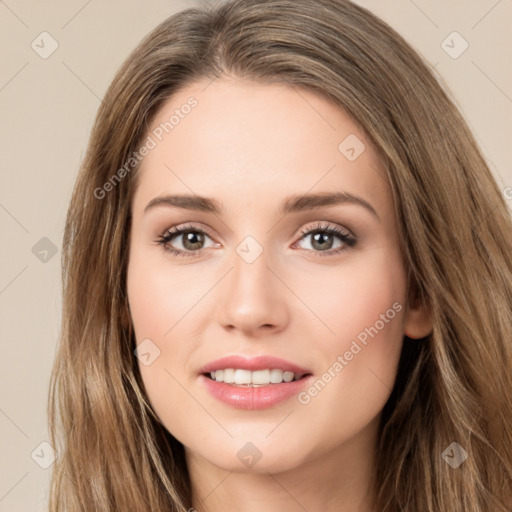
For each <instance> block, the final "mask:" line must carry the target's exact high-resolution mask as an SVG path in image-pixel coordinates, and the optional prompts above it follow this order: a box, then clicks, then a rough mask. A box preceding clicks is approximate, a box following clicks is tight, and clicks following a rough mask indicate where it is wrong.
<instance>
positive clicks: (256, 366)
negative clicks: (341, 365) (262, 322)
mask: <svg viewBox="0 0 512 512" xmlns="http://www.w3.org/2000/svg"><path fill="white" fill-rule="evenodd" d="M225 368H236V369H241V370H250V371H256V370H266V369H271V370H272V369H279V370H283V371H285V372H293V373H295V374H300V375H305V374H308V373H310V372H309V371H308V370H306V369H305V368H302V367H301V366H299V365H297V364H295V363H291V362H290V361H286V360H285V359H281V358H279V357H273V356H268V355H263V356H257V357H251V358H246V357H243V356H227V357H222V358H220V359H216V360H215V361H212V362H210V363H208V364H206V365H205V366H203V367H202V368H201V369H200V371H199V373H210V372H214V371H216V370H224V369H225Z"/></svg>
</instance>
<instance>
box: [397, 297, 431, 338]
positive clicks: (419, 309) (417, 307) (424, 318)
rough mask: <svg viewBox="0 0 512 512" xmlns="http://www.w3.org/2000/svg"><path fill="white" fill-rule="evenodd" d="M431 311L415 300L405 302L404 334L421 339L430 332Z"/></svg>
mask: <svg viewBox="0 0 512 512" xmlns="http://www.w3.org/2000/svg"><path fill="white" fill-rule="evenodd" d="M432 326H433V322H432V313H431V311H430V308H429V307H428V306H427V305H426V304H421V303H419V302H417V301H415V302H413V303H412V304H411V303H408V304H407V308H406V311H405V318H404V334H405V335H406V336H407V337H408V338H412V339H415V340H417V339H421V338H424V337H425V336H428V335H429V334H431V333H432Z"/></svg>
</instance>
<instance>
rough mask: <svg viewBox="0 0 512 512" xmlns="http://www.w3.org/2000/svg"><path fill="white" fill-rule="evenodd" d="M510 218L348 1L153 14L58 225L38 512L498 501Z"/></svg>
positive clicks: (450, 108)
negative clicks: (60, 288) (47, 447)
mask: <svg viewBox="0 0 512 512" xmlns="http://www.w3.org/2000/svg"><path fill="white" fill-rule="evenodd" d="M511 228H512V223H511V219H510V216H509V214H508V211H507V208H506V205H505V201H504V199H503V197H502V195H501V193H500V190H499V188H498V186H497V185H496V182H495V180H494V179H493V177H492V175H491V173H490V171H489V168H488V166H487V165H486V163H485V161H484V159H483V157H482V155H481V152H480V151H479V149H478V148H477V145H476V143H475V140H474V138H473V136H472V135H471V133H470V131H469V129H468V127H467V126H466V124H465V122H464V121H463V119H462V117H461V115H460V114H459V112H458V111H457V109H456V108H455V106H454V105H453V103H452V102H451V101H450V99H449V98H448V97H447V95H446V94H445V92H443V89H442V87H441V86H440V85H439V84H438V82H437V81H436V80H435V78H434V77H433V76H432V74H431V73H430V71H429V70H428V67H427V66H426V65H425V64H424V63H423V62H422V61H421V59H420V58H419V56H418V55H417V54H416V53H415V52H414V51H413V50H412V49H411V48H410V46H409V45H408V44H407V43H406V42H405V41H404V40H403V39H402V38H401V37H400V36H399V35H398V34H397V33H396V32H395V31H393V30H392V29H391V28H390V27H388V26H387V25H386V24H385V23H384V22H382V21H381V20H379V19H378V18H376V17H375V16H374V15H372V14H371V13H370V12H368V11H367V10H365V9H363V8H361V7H358V6H356V5H354V4H351V3H349V2H347V1H344V0H319V1H315V2H309V1H306V0H299V1H296V0H293V1H292V0H263V1H262V0H243V1H242V0H229V1H227V2H223V3H221V4H219V5H217V6H215V7H204V8H201V9H188V10H186V11H183V12H181V13H178V14H176V15H174V16H172V17H170V18H169V19H167V20H166V21H164V22H163V23H162V24H161V25H160V26H159V27H157V28H156V29H155V30H154V31H153V32H152V33H151V34H149V36H148V37H147V38H146V39H145V40H144V41H143V42H142V43H141V44H140V45H139V47H138V48H137V49H136V50H135V51H134V52H133V54H132V55H131V56H130V57H129V58H128V59H127V61H126V62H125V64H124V65H123V67H122V68H121V70H120V71H119V72H118V74H117V76H116V77H115V79H114V81H113V83H112V85H111V87H110V88H109V90H108V91H107V94H106V96H105V98H104V101H103V103H102V106H101V107H100V110H99V112H98V116H97V120H96V123H95V126H94V129H93V132H92V134H91V139H90V143H89V148H88V151H87V154H86V157H85V160H84V162H83V165H82V168H81V171H80V174H79V177H78V180H77V183H76V186H75V190H74V193H73V198H72V201H71V205H70V209H69V213H68V217H67V222H66V230H65V237H64V244H63V247H64V248H65V250H64V252H63V269H64V272H63V280H64V294H63V307H64V315H63V325H62V335H61V342H60V347H59V353H58V356H57V358H56V361H55V367H54V371H53V374H52V384H51V390H50V392H51V394H50V402H49V417H50V433H51V440H52V444H53V445H54V446H55V447H56V448H57V450H58V452H59V453H60V458H59V459H58V461H57V462H56V463H55V469H54V473H53V475H52V488H51V498H50V509H51V510H53V511H60V510H66V511H75V510H77V511H78V510H95V511H96V510H97V511H100V510H101V511H113V510H159V511H160V510H161V511H164V510H165V511H180V512H184V511H186V510H191V509H193V510H198V511H199V512H202V511H214V512H216V511H218V510H221V509H222V510H226V509H228V510H244V511H252V510H265V511H267V512H272V511H277V510H287V511H294V510H308V511H316V510H322V511H334V510H336V511H337V510H344V511H356V510H357V511H365V512H366V511H379V512H395V511H402V510H414V511H417V512H420V511H429V512H431V511H432V512H433V511H434V510H436V511H443V512H453V511H456V510H460V511H467V512H484V511H493V512H497V511H499V512H505V511H510V510H511V507H512V427H511V421H510V420H511V419H512V400H511V399H510V398H511V397H510V395H511V389H512V371H511V370H512V348H511V344H510V340H511V337H512V260H511V258H510V254H511V253H512V229H511Z"/></svg>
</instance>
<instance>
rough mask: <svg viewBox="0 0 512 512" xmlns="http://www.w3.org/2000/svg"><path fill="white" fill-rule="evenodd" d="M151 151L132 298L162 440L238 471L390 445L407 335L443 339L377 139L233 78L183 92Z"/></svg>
mask: <svg viewBox="0 0 512 512" xmlns="http://www.w3.org/2000/svg"><path fill="white" fill-rule="evenodd" d="M191 97H193V99H191ZM187 105H188V106H187ZM166 123H167V124H166ZM147 135H148V136H149V137H150V139H146V141H145V143H146V147H147V151H144V153H146V156H145V157H144V159H143V161H142V164H141V169H140V172H141V174H140V175H139V180H140V181H139V185H138V188H137V190H136V193H135V196H134V200H133V204H132V207H133V210H132V212H133V222H132V228H131V236H130V254H129V265H128V278H127V279H128V281H127V287H128V298H129V305H130V313H131V318H132V321H133V325H134V329H135V336H136V341H137V344H138V345H139V344H141V345H140V346H139V348H138V351H137V357H138V365H139V369H140V372H141V375H142V379H143V381H144V385H145V388H146V391H147V395H148V397H149V400H150V402H151V404H152V406H153V408H154V410H155V412H156V414H157V415H158V417H159V418H160V420H161V422H162V424H163V425H164V426H165V427H166V428H167V430H168V431H169V432H170V433H171V434H173V435H174V436H175V437H176V438H177V439H178V440H179V441H181V442H182V443H183V444H184V446H185V447H186V450H187V454H188V457H189V458H190V459H195V460H198V461H202V463H205V464H213V465H214V466H217V467H220V468H223V469H226V470H230V471H233V470H234V471H249V470H252V471H262V472H263V471H273V472H275V471H285V470H289V469H293V468H297V467H299V466H301V465H303V464H307V463H309V462H311V461H313V460H314V459H316V458H318V457H322V456H327V455H328V454H330V455H332V454H337V453H338V454H340V453H342V452H343V451H344V450H345V453H349V452H348V451H346V450H348V449H349V447H350V446H351V445H355V443H358V445H359V446H367V447H368V446H373V445H371V443H372V442H373V441H372V439H374V438H375V437H374V436H375V433H376V428H377V424H378V419H379V415H380V412H381V410H382V408H383V406H384V404H385V402H386V400H387V399H388V397H389V395H390V392H391V389H392V387H393V384H394V380H395V375H396V372H397V366H398V360H399V355H400V350H401V346H402V339H403V335H404V332H406V333H407V334H408V335H409V336H411V337H422V336H425V335H426V334H428V332H429V326H428V322H427V321H426V320H425V315H424V314H423V312H421V311H419V310H414V309H407V308H406V295H407V289H406V276H405V270H404V264H403V261H402V257H401V252H400V248H399V239H398V232H397V225H396V219H395V217H394V213H393V202H392V197H391V193H390V187H389V184H388V182H387V180H386V176H385V172H384V170H383V168H382V167H381V164H380V162H379V159H378V157H377V155H376V153H375V151H374V150H373V149H372V145H371V144H370V141H369V140H368V139H367V138H366V137H365V136H364V134H363V132H362V131H361V130H360V129H359V128H358V126H357V125H356V124H354V122H352V121H351V120H350V118H349V117H348V116H347V115H346V114H345V113H344V112H343V111H342V110H340V109H339V108H337V107H336V106H335V105H333V104H331V103H330V102H328V101H327V100H325V99H323V98H322V97H320V96H318V95H316V94H315V93H312V92H309V91H306V90H303V89H297V88H292V87H289V86H286V85H281V84H280V85H278V84H265V85H261V84H259V85H258V84H255V83H253V82H247V81H234V80H232V79H227V78H222V79H217V80H215V81H214V82H213V83H211V84H209V85H208V82H207V81H203V82H197V83H195V84H193V85H189V86H187V87H186V88H184V89H182V90H181V91H180V92H179V93H176V94H175V95H174V96H173V97H172V98H171V99H170V100H169V101H168V102H167V103H166V104H165V105H164V106H163V108H161V110H160V111H159V112H158V114H157V116H156V118H155V119H154V120H153V122H152V124H151V126H150V127H149V131H148V134H147ZM177 196H179V197H177ZM157 198H158V199H157ZM180 227H186V228H187V230H188V231H187V232H185V233H184V234H179V233H178V234H174V235H172V234H170V235H169V236H167V237H166V234H167V233H168V232H169V230H171V231H172V230H173V229H174V228H180ZM315 230H316V231H315ZM332 230H335V231H332ZM162 237H166V240H167V242H166V245H163V244H162V243H159V241H160V242H161V241H162V240H163V241H164V242H165V239H162ZM172 250H174V251H178V252H179V255H175V254H173V253H172V252H171V251H172ZM229 357H233V358H237V359H232V360H226V361H220V362H217V361H218V360H219V359H223V358H229ZM258 358H259V359H258ZM272 358H277V359H272ZM216 370H219V371H216ZM226 370H227V371H226ZM210 371H216V373H215V374H214V377H215V379H219V380H212V379H211V376H210ZM224 379H225V380H226V381H227V382H222V380H224ZM233 379H236V380H235V382H233ZM283 379H284V380H283ZM290 379H294V380H293V381H291V382H288V381H289V380H290ZM296 379H298V380H296ZM249 382H251V383H253V384H254V383H260V384H259V385H253V384H250V385H248V383H249Z"/></svg>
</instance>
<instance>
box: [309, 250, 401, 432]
mask: <svg viewBox="0 0 512 512" xmlns="http://www.w3.org/2000/svg"><path fill="white" fill-rule="evenodd" d="M354 262H355V263H354V264H353V265H351V266H350V268H349V267H348V266H346V267H343V268H342V267H340V269H339V272H332V269H331V273H330V274H329V275H327V274H326V276H325V278H322V279H320V280H317V281H316V284H317V286H316V287H315V288H314V291H313V292H311V291H310V293H309V298H310V300H311V303H310V304H311V306H312V308H316V312H317V314H318V316H319V317H320V318H321V319H322V321H323V323H324V324H325V325H327V326H328V328H329V331H327V330H325V329H323V331H322V332H324V333H326V334H324V335H323V336H321V337H319V339H318V338H317V340H316V349H317V351H318V352H319V353H321V354H322V363H323V365H322V366H323V373H321V375H319V376H318V379H317V380H316V381H315V382H314V383H313V386H312V387H310V388H309V389H307V390H306V394H305V395H303V396H302V400H301V403H303V404H307V407H306V408H308V407H310V411H311V412H312V411H313V410H315V411H319V414H320V415H321V414H323V413H322V411H323V410H327V409H326V407H327V406H330V409H329V415H330V416H331V420H334V424H337V425H339V424H340V423H338V420H339V422H341V424H344V425H345V426H346V427H347V428H348V429H350V425H348V423H347V422H348V420H349V419H350V420H351V422H353V425H352V426H353V428H354V429H357V428H360V427H361V426H362V425H364V424H365V423H366V422H368V421H370V420H371V419H372V418H373V417H375V415H377V414H378V413H379V412H380V410H381V409H382V407H383V406H384V404H385V402H386V400H387V399H388V397H389V394H390V393H391V390H392V388H393V384H394V380H395V377H396V371H397V368H398V361H399V357H400V351H401V347H402V339H403V315H404V312H405V302H404V301H405V291H406V279H405V271H404V268H403V266H402V264H401V260H400V258H399V255H398V254H396V253H394V252H392V251H384V250H383V251H375V252H374V253H370V254H369V255H367V256H365V257H364V258H361V259H358V260H357V261H356V259H354ZM322 284H323V286H322ZM336 418H337V419H336ZM324 420H325V421H326V422H329V421H328V418H327V417H326V418H324ZM333 435H334V434H333Z"/></svg>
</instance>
